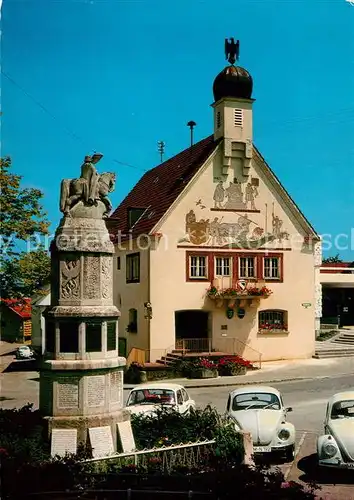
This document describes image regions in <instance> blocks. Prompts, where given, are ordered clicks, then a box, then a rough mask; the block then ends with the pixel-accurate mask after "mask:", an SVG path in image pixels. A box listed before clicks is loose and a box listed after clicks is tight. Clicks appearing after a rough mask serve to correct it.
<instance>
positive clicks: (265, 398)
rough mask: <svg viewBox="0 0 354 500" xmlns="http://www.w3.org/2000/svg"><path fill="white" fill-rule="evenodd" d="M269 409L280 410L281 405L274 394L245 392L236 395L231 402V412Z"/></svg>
mask: <svg viewBox="0 0 354 500" xmlns="http://www.w3.org/2000/svg"><path fill="white" fill-rule="evenodd" d="M251 408H252V409H253V410H254V409H262V410H263V409H270V410H280V408H281V404H280V401H279V398H278V396H277V395H276V394H272V393H270V392H247V393H243V394H237V395H236V396H235V397H234V399H233V401H232V410H233V411H240V410H249V409H251Z"/></svg>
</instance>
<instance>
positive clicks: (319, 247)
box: [314, 241, 322, 266]
mask: <svg viewBox="0 0 354 500" xmlns="http://www.w3.org/2000/svg"><path fill="white" fill-rule="evenodd" d="M314 257H315V266H320V265H321V264H322V242H321V241H317V242H316V243H315V253H314Z"/></svg>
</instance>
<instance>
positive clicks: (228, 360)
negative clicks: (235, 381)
mask: <svg viewBox="0 0 354 500" xmlns="http://www.w3.org/2000/svg"><path fill="white" fill-rule="evenodd" d="M252 368H253V366H252V363H251V362H250V361H248V360H246V359H244V358H242V357H241V356H224V357H223V358H221V359H219V362H218V372H219V375H221V376H222V377H227V376H235V375H245V374H246V372H247V369H252Z"/></svg>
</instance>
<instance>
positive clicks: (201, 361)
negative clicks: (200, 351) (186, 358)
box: [189, 358, 218, 379]
mask: <svg viewBox="0 0 354 500" xmlns="http://www.w3.org/2000/svg"><path fill="white" fill-rule="evenodd" d="M217 376H218V366H217V364H216V363H214V361H211V360H210V359H208V358H198V359H197V360H195V361H192V362H191V364H190V370H189V378H197V379H199V378H216V377H217Z"/></svg>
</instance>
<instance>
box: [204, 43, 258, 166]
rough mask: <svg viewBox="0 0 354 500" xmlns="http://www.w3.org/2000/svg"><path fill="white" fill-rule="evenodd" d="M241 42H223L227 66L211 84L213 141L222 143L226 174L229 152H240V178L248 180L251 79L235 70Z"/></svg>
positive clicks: (230, 153)
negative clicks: (241, 169) (241, 165)
mask: <svg viewBox="0 0 354 500" xmlns="http://www.w3.org/2000/svg"><path fill="white" fill-rule="evenodd" d="M239 55H240V41H239V40H237V41H236V42H235V39H234V38H230V39H226V40H225V56H226V59H227V60H228V62H229V63H230V64H229V65H228V66H226V67H225V68H224V69H223V70H222V71H221V72H220V73H219V74H218V75H217V76H216V78H215V80H214V83H213V94H214V103H213V104H212V107H213V108H214V139H215V140H218V139H221V138H222V139H224V169H225V174H226V172H227V169H228V167H229V166H230V165H231V158H232V157H233V156H234V154H233V152H232V151H236V150H237V151H239V155H241V158H242V164H243V175H244V176H247V175H248V172H249V168H250V160H251V157H252V141H253V139H252V136H253V134H252V128H253V127H252V106H253V102H254V99H252V90H253V79H252V76H251V75H250V73H249V72H248V71H247V70H246V69H244V68H241V66H236V61H238V59H239Z"/></svg>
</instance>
